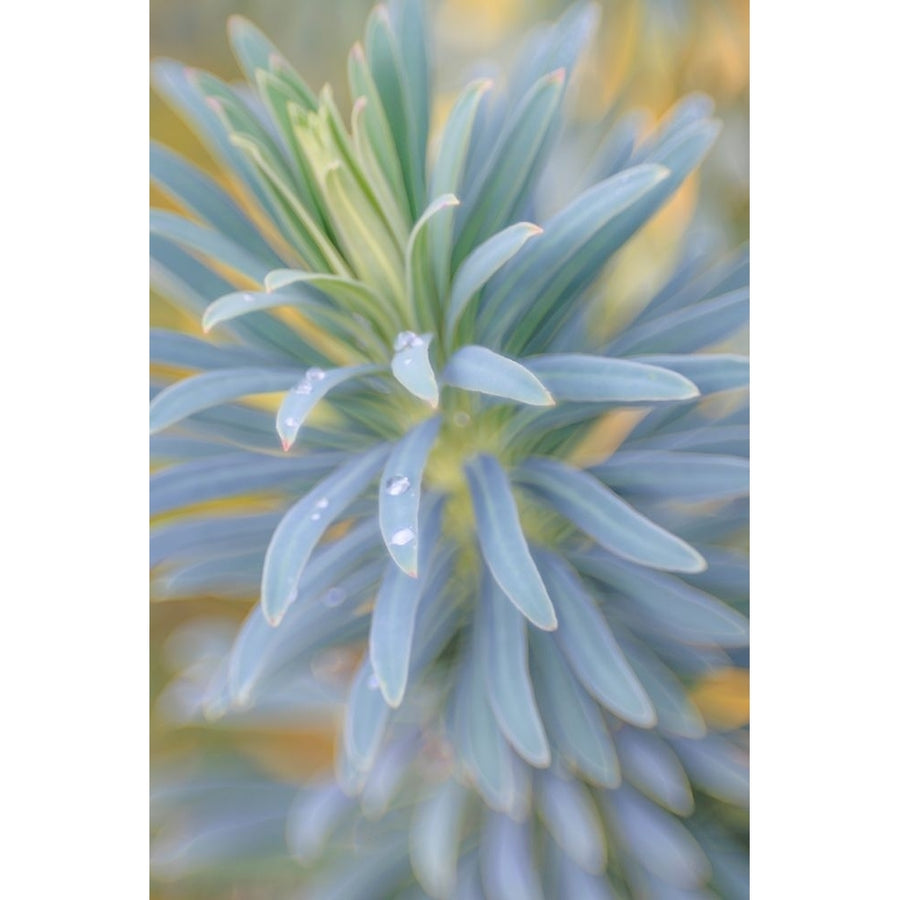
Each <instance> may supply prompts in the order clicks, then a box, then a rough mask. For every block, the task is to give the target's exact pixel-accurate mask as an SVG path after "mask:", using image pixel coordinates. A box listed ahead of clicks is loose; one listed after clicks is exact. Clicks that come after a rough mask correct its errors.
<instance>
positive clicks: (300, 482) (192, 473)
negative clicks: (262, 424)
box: [150, 452, 345, 516]
mask: <svg viewBox="0 0 900 900" xmlns="http://www.w3.org/2000/svg"><path fill="white" fill-rule="evenodd" d="M344 458H345V456H344V454H342V453H315V454H313V455H311V456H308V457H305V458H303V459H272V458H268V457H265V456H260V455H259V454H258V453H242V452H238V453H222V454H219V455H218V456H215V457H213V458H209V457H205V458H201V459H193V460H191V461H189V462H185V463H181V464H180V465H174V466H168V467H167V468H165V469H162V470H160V471H159V472H155V473H154V474H153V475H152V476H151V477H150V515H151V516H156V515H160V514H161V513H165V512H170V511H171V510H173V509H179V508H181V507H184V506H191V505H192V504H194V503H201V502H203V501H205V500H217V499H222V498H224V497H237V496H240V495H242V494H250V493H253V492H254V491H260V490H266V489H267V488H269V489H271V488H276V487H279V488H282V489H286V490H291V489H293V490H298V489H300V488H301V487H302V486H308V485H311V484H314V483H315V482H316V481H318V480H319V478H321V477H322V476H323V475H324V474H326V473H327V472H329V471H330V470H331V469H333V468H334V466H335V465H337V463H338V462H340V461H342V460H343V459H344Z"/></svg>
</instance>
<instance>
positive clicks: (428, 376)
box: [391, 331, 440, 409]
mask: <svg viewBox="0 0 900 900" xmlns="http://www.w3.org/2000/svg"><path fill="white" fill-rule="evenodd" d="M433 338H434V335H433V334H422V335H418V334H414V333H413V332H412V331H401V332H400V334H398V335H397V339H396V341H395V342H394V351H395V352H394V356H393V359H392V360H391V371H392V372H393V373H394V377H395V378H396V379H397V381H399V382H400V384H402V385H403V387H405V388H406V389H407V390H408V391H409V392H410V393H411V394H412V395H413V396H415V397H419V398H420V399H422V400H424V401H425V402H426V403H428V404H429V405H430V406H432V407H433V408H435V409H436V408H437V405H438V400H439V396H440V392H439V389H438V383H437V379H436V378H435V377H434V369H432V368H431V360H430V359H429V358H428V348H429V346H430V345H431V341H432V340H433Z"/></svg>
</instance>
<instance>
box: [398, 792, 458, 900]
mask: <svg viewBox="0 0 900 900" xmlns="http://www.w3.org/2000/svg"><path fill="white" fill-rule="evenodd" d="M465 802H466V791H465V789H464V788H463V787H461V786H460V785H459V784H458V783H457V782H456V781H455V779H453V778H448V779H447V780H446V781H445V782H444V783H443V784H442V785H440V787H439V788H438V789H437V791H436V792H435V793H434V795H433V796H431V797H429V798H428V799H427V800H425V801H423V802H422V803H421V804H420V805H419V806H418V807H417V809H416V812H415V815H414V818H413V824H412V827H411V828H410V831H409V840H410V847H409V857H410V862H411V863H412V867H413V871H414V872H415V873H416V877H417V878H418V879H419V881H420V882H421V883H422V885H423V887H424V888H425V889H426V890H427V891H428V893H429V894H431V895H432V896H433V897H438V898H440V900H450V898H451V897H453V896H454V887H455V885H456V860H457V856H458V854H459V841H460V837H461V831H462V824H463V815H464V813H465Z"/></svg>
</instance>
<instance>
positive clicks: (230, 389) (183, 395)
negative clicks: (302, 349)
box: [150, 368, 299, 433]
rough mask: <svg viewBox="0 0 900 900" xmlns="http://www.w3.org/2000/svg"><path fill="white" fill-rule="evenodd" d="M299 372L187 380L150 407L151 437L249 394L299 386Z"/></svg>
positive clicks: (221, 372)
mask: <svg viewBox="0 0 900 900" xmlns="http://www.w3.org/2000/svg"><path fill="white" fill-rule="evenodd" d="M298 375H299V372H298V371H297V370H296V369H261V368H240V369H218V370H216V371H213V372H204V373H203V374H202V375H194V376H192V377H191V378H185V379H183V380H182V381H178V382H176V383H175V384H173V385H171V386H170V387H167V388H166V389H165V390H163V391H161V392H160V393H159V394H157V395H156V397H155V398H154V399H153V402H152V403H151V404H150V431H151V433H153V432H156V431H161V430H162V429H163V428H168V427H169V426H170V425H174V424H175V423H176V422H180V421H181V420H182V419H186V418H187V417H188V416H190V415H192V414H193V413H196V412H200V411H201V410H204V409H209V408H210V407H212V406H218V405H220V404H222V403H228V402H229V401H230V400H237V399H239V398H241V397H246V396H248V395H250V394H271V393H274V392H276V391H286V390H287V389H288V388H289V387H290V386H291V384H292V383H294V382H296V380H297V378H298Z"/></svg>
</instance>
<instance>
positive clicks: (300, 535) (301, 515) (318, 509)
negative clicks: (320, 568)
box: [260, 446, 387, 625]
mask: <svg viewBox="0 0 900 900" xmlns="http://www.w3.org/2000/svg"><path fill="white" fill-rule="evenodd" d="M386 455H387V448H386V447H383V446H382V447H376V448H375V449H374V450H370V451H369V452H368V453H365V454H363V455H362V456H359V457H357V458H355V459H353V460H352V461H351V462H349V463H347V464H346V465H344V466H341V468H340V469H338V470H337V471H336V472H334V473H333V474H332V475H330V476H329V477H328V478H326V479H324V480H323V481H321V482H320V483H319V484H318V485H317V486H316V487H315V489H314V490H312V491H310V492H309V493H308V494H307V495H306V496H305V497H303V499H302V500H300V501H299V502H298V503H296V504H295V505H294V506H292V507H291V508H290V510H288V512H287V514H286V515H285V516H284V518H283V519H282V520H281V522H280V523H279V524H278V528H276V529H275V533H274V534H273V535H272V540H271V542H270V544H269V549H268V550H267V551H266V561H265V565H264V568H263V578H262V597H261V601H260V602H261V603H262V609H263V613H264V614H265V616H266V619H267V620H268V621H269V622H270V623H272V624H273V625H277V624H278V623H279V622H280V621H281V619H282V617H283V616H284V613H285V611H286V610H287V608H288V607H289V606H290V605H291V604H292V603H293V602H294V601H295V600H296V599H297V591H298V589H299V583H300V576H301V575H302V574H303V569H304V567H305V566H306V563H307V561H308V560H309V557H310V554H311V553H312V551H313V548H314V547H315V546H316V544H317V543H318V542H319V540H320V539H321V537H322V535H323V534H324V533H325V531H326V530H327V528H328V526H329V525H331V523H332V522H334V521H335V519H337V517H338V516H339V515H340V514H341V513H342V512H343V511H344V510H345V509H346V508H347V507H348V506H349V505H350V504H351V503H352V502H353V501H354V500H355V499H356V497H357V496H358V495H359V494H360V493H361V492H362V491H363V490H365V488H366V487H367V486H368V484H369V482H370V481H371V480H372V478H373V477H374V476H375V473H376V472H377V471H378V469H379V468H380V466H381V465H382V464H383V463H384V458H385V456H386Z"/></svg>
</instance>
